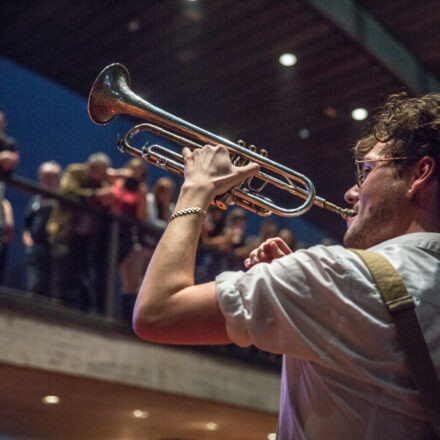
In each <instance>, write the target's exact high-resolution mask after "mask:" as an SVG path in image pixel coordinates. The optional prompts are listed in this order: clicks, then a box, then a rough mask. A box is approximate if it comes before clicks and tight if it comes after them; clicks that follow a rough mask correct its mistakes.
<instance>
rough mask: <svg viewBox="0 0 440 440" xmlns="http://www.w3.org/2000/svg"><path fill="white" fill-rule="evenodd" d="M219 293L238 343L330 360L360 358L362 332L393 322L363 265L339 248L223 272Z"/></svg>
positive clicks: (314, 250) (218, 282)
mask: <svg viewBox="0 0 440 440" xmlns="http://www.w3.org/2000/svg"><path fill="white" fill-rule="evenodd" d="M341 257H342V258H343V260H342V259H341ZM341 261H344V264H342V263H341ZM216 291H217V297H218V300H219V305H220V308H221V310H222V312H223V314H224V316H225V319H226V326H227V330H228V334H229V336H230V338H231V339H232V340H233V341H234V342H235V343H237V344H238V345H240V346H248V345H251V344H254V345H256V346H257V347H259V348H261V349H263V350H266V351H269V352H274V353H279V354H289V355H292V356H294V357H297V358H301V359H305V360H315V361H318V360H319V361H321V362H322V361H324V362H327V363H328V362H332V363H333V362H334V361H335V359H334V358H335V357H338V354H337V352H339V353H342V352H343V355H344V356H347V355H348V356H351V355H352V356H354V357H358V356H362V353H360V351H362V350H363V348H362V346H361V347H359V345H360V344H359V339H358V337H359V332H363V331H365V332H367V333H366V334H365V336H366V337H367V338H368V334H369V333H368V332H371V331H372V330H371V327H370V326H372V327H373V328H375V327H376V326H382V325H384V323H385V325H390V319H389V317H388V315H387V312H386V309H385V306H384V305H383V304H382V303H381V298H380V295H379V293H378V292H376V291H375V287H374V282H373V280H372V279H369V277H368V272H367V271H366V268H365V267H363V264H362V263H361V262H360V260H357V259H356V257H355V256H354V254H353V253H351V252H350V251H348V250H346V249H344V248H342V247H341V246H331V247H325V246H316V247H314V248H310V249H308V250H301V251H297V252H295V253H292V254H290V255H287V256H285V257H283V258H280V259H277V260H274V261H273V262H272V263H270V264H268V263H260V264H257V265H256V266H254V267H253V268H252V269H250V270H249V271H248V272H225V273H223V274H220V275H219V276H218V277H217V279H216ZM350 351H353V352H352V353H350Z"/></svg>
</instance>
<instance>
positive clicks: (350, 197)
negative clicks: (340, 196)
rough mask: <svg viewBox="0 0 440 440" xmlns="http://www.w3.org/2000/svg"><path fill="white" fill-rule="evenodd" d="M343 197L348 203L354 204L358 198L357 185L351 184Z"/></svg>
mask: <svg viewBox="0 0 440 440" xmlns="http://www.w3.org/2000/svg"><path fill="white" fill-rule="evenodd" d="M344 199H345V201H346V202H347V203H349V204H350V205H354V204H355V203H356V202H357V201H358V200H359V187H358V186H357V185H353V186H352V187H351V188H350V189H348V190H347V192H346V193H345V195H344Z"/></svg>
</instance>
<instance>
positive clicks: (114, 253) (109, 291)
mask: <svg viewBox="0 0 440 440" xmlns="http://www.w3.org/2000/svg"><path fill="white" fill-rule="evenodd" d="M120 228H121V223H120V221H119V219H118V218H116V217H114V216H112V217H110V231H109V243H108V255H107V270H106V283H105V287H106V289H105V317H106V318H107V319H109V320H112V319H114V318H115V309H116V307H115V306H116V274H117V273H118V249H119V231H120Z"/></svg>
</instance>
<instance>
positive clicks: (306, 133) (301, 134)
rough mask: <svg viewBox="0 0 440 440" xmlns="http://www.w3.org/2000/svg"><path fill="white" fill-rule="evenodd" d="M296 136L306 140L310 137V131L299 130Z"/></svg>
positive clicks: (305, 129)
mask: <svg viewBox="0 0 440 440" xmlns="http://www.w3.org/2000/svg"><path fill="white" fill-rule="evenodd" d="M298 134H299V137H300V138H301V139H308V138H309V137H310V130H309V129H307V128H301V130H300V131H299V132H298Z"/></svg>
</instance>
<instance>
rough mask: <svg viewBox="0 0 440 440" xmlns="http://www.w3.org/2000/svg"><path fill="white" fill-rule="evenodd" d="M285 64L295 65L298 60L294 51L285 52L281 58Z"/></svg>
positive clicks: (281, 61)
mask: <svg viewBox="0 0 440 440" xmlns="http://www.w3.org/2000/svg"><path fill="white" fill-rule="evenodd" d="M279 61H280V63H281V64H282V65H283V66H293V65H294V64H296V62H297V58H296V56H295V55H294V54H293V53H283V54H282V55H281V56H280V58H279Z"/></svg>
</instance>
